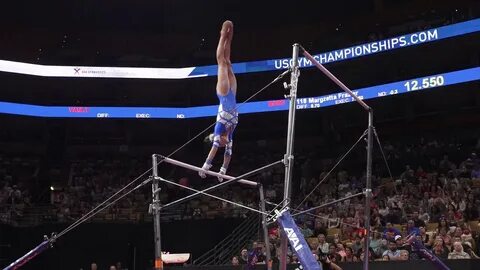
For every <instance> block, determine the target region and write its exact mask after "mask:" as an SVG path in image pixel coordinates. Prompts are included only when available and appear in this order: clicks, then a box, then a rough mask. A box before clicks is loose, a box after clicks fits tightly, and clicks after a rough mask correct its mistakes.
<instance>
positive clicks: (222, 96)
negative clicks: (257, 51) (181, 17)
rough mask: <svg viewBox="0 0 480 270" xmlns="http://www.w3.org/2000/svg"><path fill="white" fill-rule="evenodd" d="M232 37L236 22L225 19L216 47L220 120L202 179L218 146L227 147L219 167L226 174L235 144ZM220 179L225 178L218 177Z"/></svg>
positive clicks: (200, 173)
mask: <svg viewBox="0 0 480 270" xmlns="http://www.w3.org/2000/svg"><path fill="white" fill-rule="evenodd" d="M232 38H233V23H232V22H231V21H225V22H224V23H223V25H222V30H221V31H220V40H219V41H218V46H217V64H218V77H217V86H216V93H217V96H218V99H219V101H220V105H219V106H218V113H217V123H216V124H215V129H214V133H213V136H211V137H213V138H212V141H213V143H212V148H211V149H210V152H209V153H208V156H207V159H206V160H205V163H204V164H203V166H202V169H203V170H204V171H200V172H199V175H200V176H201V177H202V178H205V177H206V174H205V171H208V170H210V168H211V167H212V161H213V159H214V158H215V155H216V154H217V151H218V148H220V147H225V153H224V155H223V165H222V167H221V168H220V172H219V173H221V174H226V173H227V169H228V165H229V164H230V160H231V158H232V146H233V132H234V130H235V127H236V126H237V124H238V111H237V102H236V98H235V96H236V94H237V79H236V78H235V74H234V73H233V69H232V62H231V61H230V47H231V43H232ZM218 180H219V181H220V182H221V181H223V178H221V177H219V178H218Z"/></svg>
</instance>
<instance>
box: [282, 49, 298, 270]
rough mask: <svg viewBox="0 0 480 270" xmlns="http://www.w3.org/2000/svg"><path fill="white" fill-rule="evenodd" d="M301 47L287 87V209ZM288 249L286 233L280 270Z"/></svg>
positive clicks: (295, 57) (293, 58)
mask: <svg viewBox="0 0 480 270" xmlns="http://www.w3.org/2000/svg"><path fill="white" fill-rule="evenodd" d="M299 48H300V45H299V44H296V43H295V44H293V54H292V63H291V68H292V72H291V73H290V84H289V85H287V87H288V88H289V89H290V94H289V95H288V98H289V99H290V106H289V110H288V130H287V150H286V152H285V158H284V162H285V184H284V185H285V186H284V193H283V206H284V207H286V206H288V204H289V203H290V195H291V192H292V191H291V186H290V185H291V182H292V172H293V141H294V138H293V137H294V134H295V110H296V108H297V85H298V77H299V76H300V70H299V67H298V52H299ZM287 249H288V239H287V236H286V235H285V233H283V232H282V233H281V251H282V252H281V259H280V270H286V269H287Z"/></svg>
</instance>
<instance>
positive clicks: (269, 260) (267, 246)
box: [258, 185, 272, 270]
mask: <svg viewBox="0 0 480 270" xmlns="http://www.w3.org/2000/svg"><path fill="white" fill-rule="evenodd" d="M258 191H259V193H260V211H262V212H263V213H265V193H264V191H263V185H259V188H258ZM262 229H263V240H264V243H265V250H266V252H267V254H266V257H267V258H266V262H265V263H266V265H267V269H268V270H272V255H271V253H270V239H269V237H268V228H267V216H266V215H265V214H262Z"/></svg>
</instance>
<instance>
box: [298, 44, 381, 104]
mask: <svg viewBox="0 0 480 270" xmlns="http://www.w3.org/2000/svg"><path fill="white" fill-rule="evenodd" d="M300 48H301V49H302V53H303V55H304V56H305V57H306V58H308V59H309V60H310V61H312V63H313V64H314V65H315V66H316V67H317V68H318V69H320V70H321V71H322V72H323V73H324V74H325V75H327V77H328V78H330V79H331V80H332V81H333V82H335V83H336V84H337V85H338V86H340V88H342V89H343V91H345V92H347V93H348V94H350V95H351V96H352V97H353V98H354V99H355V101H357V102H358V103H359V104H360V105H361V106H362V107H363V108H364V109H365V110H367V111H371V110H372V108H370V106H368V105H367V104H366V103H365V102H364V101H363V100H361V99H360V98H359V97H358V96H357V95H355V94H354V93H353V91H352V90H350V88H348V87H347V86H346V85H345V84H343V83H342V82H341V81H340V80H339V79H338V78H337V77H335V75H333V74H332V73H331V72H330V71H329V70H328V69H327V68H325V67H324V66H323V65H322V64H320V62H318V61H317V60H316V59H315V58H313V56H312V55H311V54H309V53H308V52H307V51H306V50H305V49H304V48H303V47H302V46H300Z"/></svg>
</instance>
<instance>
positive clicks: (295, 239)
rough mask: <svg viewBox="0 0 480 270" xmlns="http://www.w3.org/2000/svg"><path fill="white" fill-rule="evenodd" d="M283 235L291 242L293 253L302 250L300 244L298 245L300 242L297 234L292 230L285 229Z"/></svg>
mask: <svg viewBox="0 0 480 270" xmlns="http://www.w3.org/2000/svg"><path fill="white" fill-rule="evenodd" d="M285 233H286V234H287V237H288V239H289V240H290V242H292V246H293V248H294V249H295V251H299V250H300V249H302V248H303V246H302V244H300V240H299V239H298V236H297V234H296V233H295V231H294V230H293V229H292V228H285Z"/></svg>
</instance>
